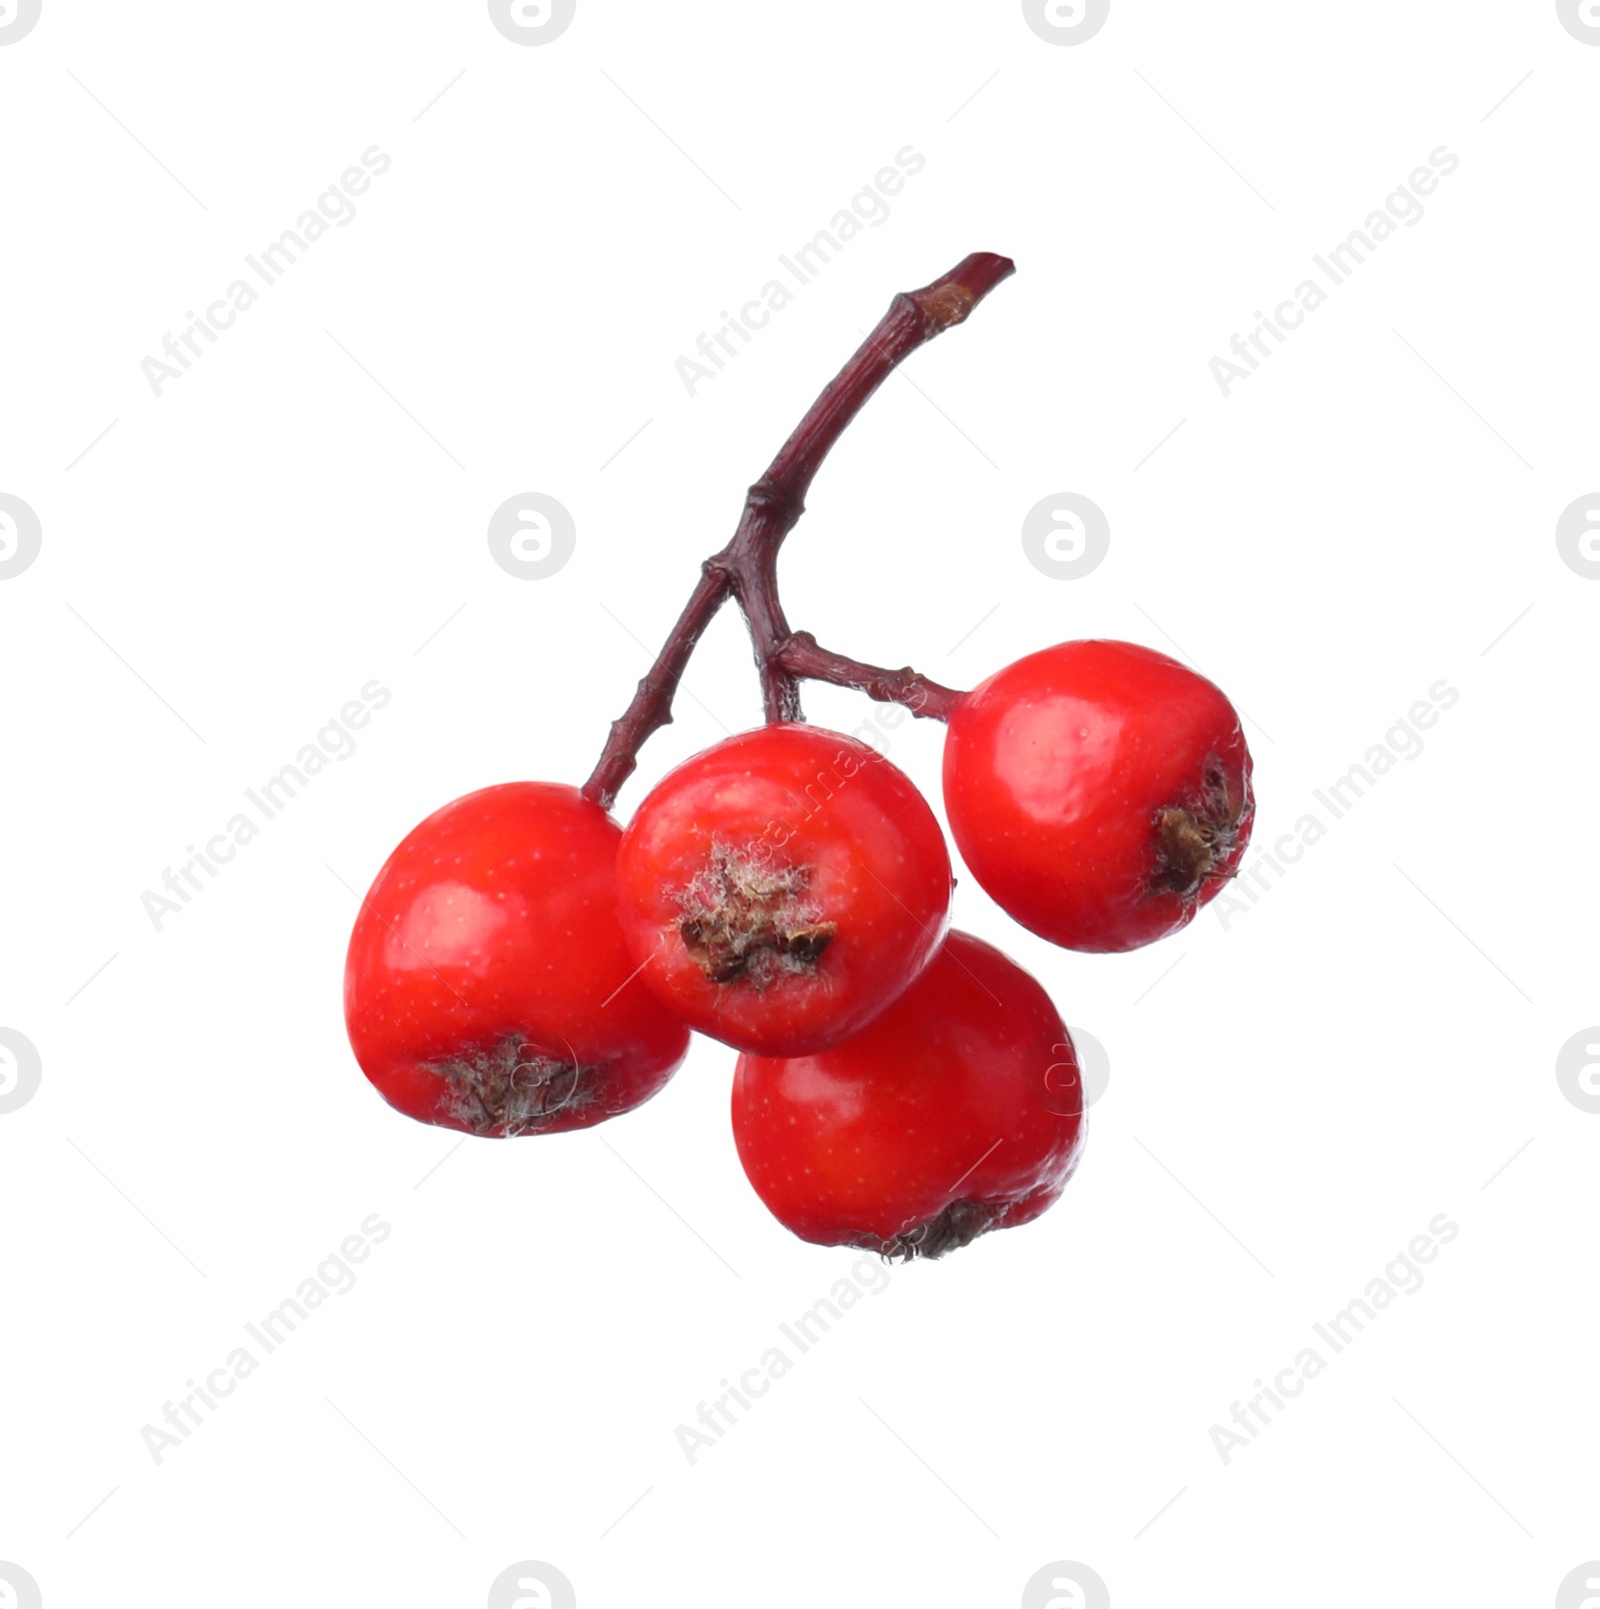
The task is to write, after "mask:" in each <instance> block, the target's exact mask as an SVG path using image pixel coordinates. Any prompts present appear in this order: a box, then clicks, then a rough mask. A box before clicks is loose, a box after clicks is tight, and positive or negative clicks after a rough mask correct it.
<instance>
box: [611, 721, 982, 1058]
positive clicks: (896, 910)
mask: <svg viewBox="0 0 1600 1609" xmlns="http://www.w3.org/2000/svg"><path fill="white" fill-rule="evenodd" d="M618 875H619V878H620V881H621V887H622V902H621V907H620V909H621V915H622V926H623V930H624V932H625V933H626V934H627V938H628V945H629V947H630V949H631V950H632V952H633V957H634V960H635V962H636V964H638V965H639V966H640V967H641V968H642V969H643V975H644V977H645V979H646V980H647V981H648V983H649V985H650V987H651V988H652V989H653V990H655V992H656V994H657V995H658V996H659V997H660V998H661V999H662V1000H663V1001H665V1002H666V1003H667V1004H668V1005H670V1006H671V1007H672V1008H673V1010H675V1011H676V1012H678V1013H679V1014H680V1015H681V1016H683V1017H684V1018H685V1019H686V1020H687V1021H688V1022H689V1023H690V1024H691V1025H692V1026H694V1027H696V1028H698V1029H700V1030H701V1031H702V1032H704V1033H707V1034H710V1035H711V1036H712V1037H713V1038H716V1039H721V1040H723V1041H725V1042H726V1043H728V1044H730V1045H735V1046H738V1047H739V1048H740V1049H742V1050H755V1051H760V1052H762V1053H764V1054H767V1055H794V1054H799V1053H801V1052H804V1051H810V1050H816V1049H821V1048H823V1047H825V1046H827V1045H832V1044H837V1043H838V1042H839V1041H840V1040H842V1039H846V1038H848V1037H849V1036H850V1035H851V1034H853V1033H856V1032H857V1031H858V1030H860V1029H861V1028H862V1027H864V1026H865V1025H866V1024H867V1023H868V1022H870V1021H871V1020H872V1019H873V1018H874V1017H875V1016H877V1015H878V1013H879V1012H880V1011H882V1010H883V1009H884V1008H885V1007H886V1006H888V1005H889V1003H890V1002H891V1001H892V1000H894V999H895V998H896V997H897V996H898V995H899V994H900V993H901V992H902V991H903V990H904V989H905V988H906V986H907V985H908V984H909V983H910V982H911V980H912V979H913V978H915V977H916V976H917V974H918V973H919V972H920V971H921V970H922V969H923V967H924V966H925V965H926V964H927V962H928V959H929V957H930V956H931V955H932V954H933V953H934V951H935V950H936V949H937V948H938V946H939V941H940V940H941V938H942V937H943V936H944V930H945V926H946V923H947V921H948V916H949V906H950V889H951V880H950V856H949V852H948V850H947V849H946V848H945V843H944V838H943V835H942V834H941V833H940V831H939V825H938V823H937V821H935V820H934V816H933V812H932V811H931V810H930V809H929V808H928V805H927V803H926V801H925V800H924V799H923V798H922V796H921V794H919V793H918V792H917V790H916V788H915V787H914V786H913V784H912V782H911V780H910V778H909V777H907V776H906V775H905V774H904V773H903V772H901V771H900V770H898V769H897V768H896V767H895V766H893V765H891V764H890V763H889V762H888V761H887V760H885V759H883V758H882V757H881V756H880V755H879V754H878V753H877V751H876V750H874V749H872V748H869V747H868V746H867V745H866V744H864V743H860V742H858V741H856V740H855V739H854V738H849V737H844V736H841V735H840V734H839V733H837V732H828V731H824V730H822V729H821V728H819V727H814V726H803V725H798V724H792V723H790V724H777V725H772V726H765V727H762V728H760V729H759V730H756V731H753V732H746V733H743V734H741V735H740V736H738V737H734V738H730V739H729V740H728V741H727V742H725V743H719V744H717V745H716V747H715V748H711V749H707V750H706V751H705V752H704V753H703V754H698V755H696V756H695V757H694V758H693V759H691V760H689V761H687V762H685V763H684V764H683V765H681V766H679V767H678V768H677V770H675V771H673V772H671V773H670V774H669V775H668V776H667V777H666V778H665V779H664V780H663V781H662V782H661V783H660V784H659V785H658V786H657V787H656V788H655V790H654V791H653V792H652V793H651V794H650V795H649V797H648V798H647V799H646V800H645V801H644V803H643V804H641V805H640V806H639V810H638V813H637V815H635V817H634V818H633V820H632V822H630V823H629V825H628V829H627V832H626V833H625V834H624V835H623V840H622V851H621V854H620V856H619V858H618Z"/></svg>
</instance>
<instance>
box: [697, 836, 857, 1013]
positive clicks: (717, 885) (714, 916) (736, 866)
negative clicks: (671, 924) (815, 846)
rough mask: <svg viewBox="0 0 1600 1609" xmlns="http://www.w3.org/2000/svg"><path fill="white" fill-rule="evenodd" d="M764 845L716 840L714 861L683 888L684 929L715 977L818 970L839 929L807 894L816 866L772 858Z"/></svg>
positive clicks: (744, 978)
mask: <svg viewBox="0 0 1600 1609" xmlns="http://www.w3.org/2000/svg"><path fill="white" fill-rule="evenodd" d="M763 848H764V846H761V845H757V846H756V848H755V849H753V850H739V849H733V848H730V847H729V846H728V845H726V844H713V845H712V848H711V859H710V861H709V862H708V863H707V864H706V865H705V866H704V867H703V868H702V869H701V870H700V871H699V872H698V873H697V874H696V876H695V879H694V881H693V882H692V883H690V884H689V886H688V888H686V889H685V890H684V891H683V893H682V894H681V895H680V896H679V904H680V905H681V906H682V907H683V919H682V920H681V921H680V922H679V923H678V932H679V934H680V935H681V936H682V938H683V943H684V947H685V948H686V949H687V950H688V952H689V956H690V958H691V959H692V960H693V961H694V962H695V964H696V965H697V966H698V967H699V968H700V970H701V971H702V972H704V973H705V975H706V976H707V977H708V978H709V979H710V980H711V981H712V982H713V983H734V982H744V983H749V984H751V985H753V986H754V987H755V988H757V989H765V988H766V987H768V985H770V984H772V983H774V982H776V981H777V980H778V979H779V978H780V977H782V976H785V975H790V976H793V975H796V974H805V973H811V972H815V971H816V969H817V963H818V962H819V961H820V960H821V959H822V952H823V951H824V950H826V949H827V948H828V946H829V945H830V944H831V943H832V942H833V939H834V935H835V933H836V932H837V931H838V929H837V928H836V927H835V925H834V924H833V923H832V922H825V921H823V919H822V911H821V909H820V908H819V907H818V906H817V905H816V904H815V902H814V901H812V900H810V899H808V898H807V895H806V890H807V888H808V887H809V886H810V883H811V869H810V867H808V866H783V865H777V864H774V863H773V861H772V859H771V851H770V850H766V851H765V853H763Z"/></svg>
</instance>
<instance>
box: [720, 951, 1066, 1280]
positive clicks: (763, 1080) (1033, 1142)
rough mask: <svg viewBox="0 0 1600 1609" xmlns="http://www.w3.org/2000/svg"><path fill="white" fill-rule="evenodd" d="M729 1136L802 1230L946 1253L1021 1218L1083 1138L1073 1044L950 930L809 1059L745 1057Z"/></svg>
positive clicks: (770, 1200) (901, 1250)
mask: <svg viewBox="0 0 1600 1609" xmlns="http://www.w3.org/2000/svg"><path fill="white" fill-rule="evenodd" d="M733 1137H734V1140H735V1142H736V1143H737V1145H738V1147H739V1159H740V1161H742V1162H743V1163H744V1170H745V1173H746V1174H747V1175H748V1177H749V1179H750V1183H751V1184H752V1185H754V1187H755V1190H756V1194H757V1195H759V1196H760V1197H761V1199H762V1200H763V1201H764V1202H765V1203H766V1204H767V1206H768V1207H769V1208H770V1209H771V1211H772V1213H773V1214H774V1216H776V1217H777V1218H778V1219H779V1220H780V1221H781V1222H782V1223H784V1224H785V1225H787V1226H788V1228H790V1229H792V1230H793V1231H794V1232H795V1234H797V1235H799V1236H800V1238H801V1239H802V1240H811V1241H816V1242H817V1243H819V1244H820V1245H824V1246H865V1247H868V1248H870V1249H872V1250H874V1251H880V1252H883V1253H884V1254H886V1255H890V1256H902V1257H907V1258H910V1257H938V1256H942V1255H943V1254H944V1253H945V1252H947V1251H950V1250H953V1249H954V1248H955V1247H957V1246H964V1245H966V1244H967V1243H968V1242H969V1241H971V1240H974V1239H976V1238H977V1236H979V1235H981V1234H983V1233H984V1232H985V1231H986V1230H990V1229H1009V1228H1012V1227H1014V1226H1015V1225H1017V1224H1023V1223H1027V1222H1028V1221H1029V1220H1030V1219H1033V1218H1036V1217H1038V1215H1039V1214H1040V1213H1041V1212H1043V1211H1044V1210H1045V1208H1046V1207H1048V1206H1049V1205H1050V1204H1051V1203H1052V1202H1053V1201H1054V1200H1055V1199H1056V1197H1057V1196H1059V1195H1060V1194H1061V1191H1062V1189H1063V1188H1064V1187H1065V1185H1066V1182H1067V1179H1068V1178H1069V1177H1070V1175H1071V1173H1072V1170H1073V1169H1074V1167H1076V1165H1077V1162H1078V1156H1079V1153H1080V1151H1081V1150H1082V1146H1083V1137H1084V1113H1083V1091H1082V1084H1081V1082H1080V1080H1079V1076H1078V1064H1077V1057H1076V1055H1075V1053H1074V1052H1073V1049H1072V1041H1071V1038H1070V1036H1069V1035H1068V1033H1067V1030H1066V1028H1065V1027H1064V1026H1063V1025H1062V1022H1061V1018H1060V1017H1059V1016H1058V1015H1057V1013H1056V1009H1055V1007H1054V1006H1053V1005H1052V1004H1051V1003H1050V997H1049V996H1048V995H1047V994H1046V993H1045V992H1044V990H1043V989H1041V988H1040V987H1039V985H1038V984H1037V983H1035V982H1034V980H1033V979H1032V978H1030V977H1029V976H1028V974H1027V973H1026V972H1024V971H1023V970H1022V969H1021V968H1020V967H1018V966H1017V965H1015V963H1013V962H1011V961H1008V960H1007V959H1006V957H1005V956H1003V955H1002V954H1001V953H1000V952H999V951H998V950H996V949H992V948H991V947H990V946H989V945H987V944H985V943H983V942H982V941H981V940H979V939H975V938H973V937H971V936H970V935H969V934H966V933H958V932H953V933H951V934H950V936H949V938H948V939H946V941H945V943H944V946H943V947H942V948H941V950H940V951H939V954H938V955H937V956H935V957H934V959H933V961H932V962H931V963H930V965H929V966H928V968H927V970H926V971H925V972H924V973H923V974H922V976H921V977H920V978H918V979H917V981H916V982H915V983H914V984H912V986H911V987H910V988H909V989H908V990H907V991H906V992H905V994H903V995H902V996H901V997H900V999H899V1000H898V1001H897V1002H896V1003H895V1004H894V1005H893V1006H891V1007H890V1008H889V1009H888V1010H887V1011H886V1012H884V1014H883V1015H882V1016H881V1017H879V1018H878V1020H877V1021H876V1022H874V1023H873V1024H872V1025H871V1027H869V1028H867V1029H866V1030H865V1031H864V1032H862V1033H860V1034H858V1035H857V1036H856V1037H855V1038H854V1039H851V1040H850V1041H848V1042H847V1043H846V1044H843V1045H839V1046H836V1047H835V1048H834V1049H832V1050H828V1051H823V1052H821V1053H819V1054H817V1055H814V1056H802V1057H795V1058H790V1059H788V1060H775V1059H771V1058H767V1057H761V1056H741V1057H740V1058H739V1069H738V1072H737V1073H736V1074H735V1076H734V1083H733Z"/></svg>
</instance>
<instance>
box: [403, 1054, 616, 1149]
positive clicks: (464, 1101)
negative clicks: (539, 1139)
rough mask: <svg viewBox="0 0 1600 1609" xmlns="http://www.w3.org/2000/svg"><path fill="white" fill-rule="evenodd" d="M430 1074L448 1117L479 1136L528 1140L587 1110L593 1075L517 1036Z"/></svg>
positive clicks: (451, 1061) (456, 1059)
mask: <svg viewBox="0 0 1600 1609" xmlns="http://www.w3.org/2000/svg"><path fill="white" fill-rule="evenodd" d="M428 1070H429V1071H430V1072H432V1073H435V1074H437V1075H438V1076H439V1077H440V1078H442V1079H443V1080H444V1081H445V1083H446V1084H447V1085H448V1086H449V1089H450V1100H449V1107H448V1110H449V1113H450V1116H451V1117H452V1118H454V1119H455V1121H456V1122H458V1123H460V1124H461V1125H462V1127H464V1128H465V1129H466V1130H467V1131H468V1132H469V1133H471V1134H476V1135H479V1136H486V1137H487V1136H494V1137H500V1136H504V1137H506V1138H513V1137H515V1136H516V1135H519V1134H533V1133H536V1132H537V1131H538V1130H540V1129H542V1128H545V1127H547V1126H548V1125H549V1124H550V1123H551V1122H553V1121H554V1119H555V1118H556V1117H558V1116H560V1115H561V1114H562V1113H565V1112H571V1111H573V1110H575V1109H579V1108H581V1107H583V1106H586V1105H588V1104H589V1103H590V1102H591V1101H592V1100H593V1098H594V1096H593V1078H594V1075H595V1074H596V1073H597V1072H598V1071H599V1069H598V1068H594V1067H580V1066H579V1065H578V1064H577V1063H576V1062H575V1061H572V1060H558V1059H556V1058H554V1057H551V1056H547V1055H546V1054H544V1052H542V1051H540V1050H538V1049H537V1048H536V1047H535V1046H533V1045H532V1044H530V1043H529V1042H528V1041H527V1040H526V1039H525V1038H523V1036H522V1035H521V1034H508V1035H507V1036H506V1037H505V1038H503V1039H501V1040H500V1041H499V1042H498V1043H497V1044H495V1045H494V1046H492V1047H491V1048H489V1049H487V1050H482V1051H474V1052H471V1053H469V1054H467V1055H464V1056H453V1057H451V1058H450V1059H449V1060H448V1061H442V1062H434V1063H432V1064H431V1065H430V1066H429V1069H428Z"/></svg>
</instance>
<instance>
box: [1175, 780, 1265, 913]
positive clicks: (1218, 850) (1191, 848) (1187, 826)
mask: <svg viewBox="0 0 1600 1609" xmlns="http://www.w3.org/2000/svg"><path fill="white" fill-rule="evenodd" d="M1249 808H1250V785H1249V783H1248V782H1246V783H1245V785H1244V788H1243V790H1242V792H1241V793H1240V796H1239V797H1238V798H1237V799H1230V798H1229V797H1228V780H1227V777H1226V775H1225V773H1224V772H1223V769H1222V765H1221V762H1220V761H1219V760H1218V759H1217V758H1216V757H1215V756H1214V755H1213V756H1212V757H1211V758H1210V759H1208V760H1207V761H1206V768H1205V776H1204V780H1203V783H1202V785H1201V788H1200V791H1199V794H1198V796H1197V797H1196V798H1195V799H1194V800H1193V801H1192V802H1191V803H1189V804H1186V805H1175V806H1172V807H1171V808H1169V809H1166V810H1158V811H1157V812H1156V821H1155V825H1156V833H1157V836H1158V838H1159V841H1160V864H1159V867H1158V870H1157V873H1156V888H1157V889H1158V890H1160V891H1161V892H1163V893H1170V894H1177V895H1179V896H1180V897H1181V898H1183V899H1191V898H1193V897H1194V895H1196V894H1198V893H1199V891H1200V888H1201V886H1202V885H1203V884H1204V883H1205V882H1206V881H1207V879H1209V878H1212V877H1231V876H1233V873H1232V872H1220V871H1218V870H1217V868H1218V867H1219V866H1220V865H1222V864H1224V863H1225V862H1226V861H1227V860H1228V858H1229V857H1230V856H1231V855H1232V853H1233V851H1234V848H1235V847H1236V846H1237V844H1238V842H1239V830H1240V827H1241V825H1242V824H1243V822H1244V820H1245V818H1246V815H1247V814H1248V811H1249Z"/></svg>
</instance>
